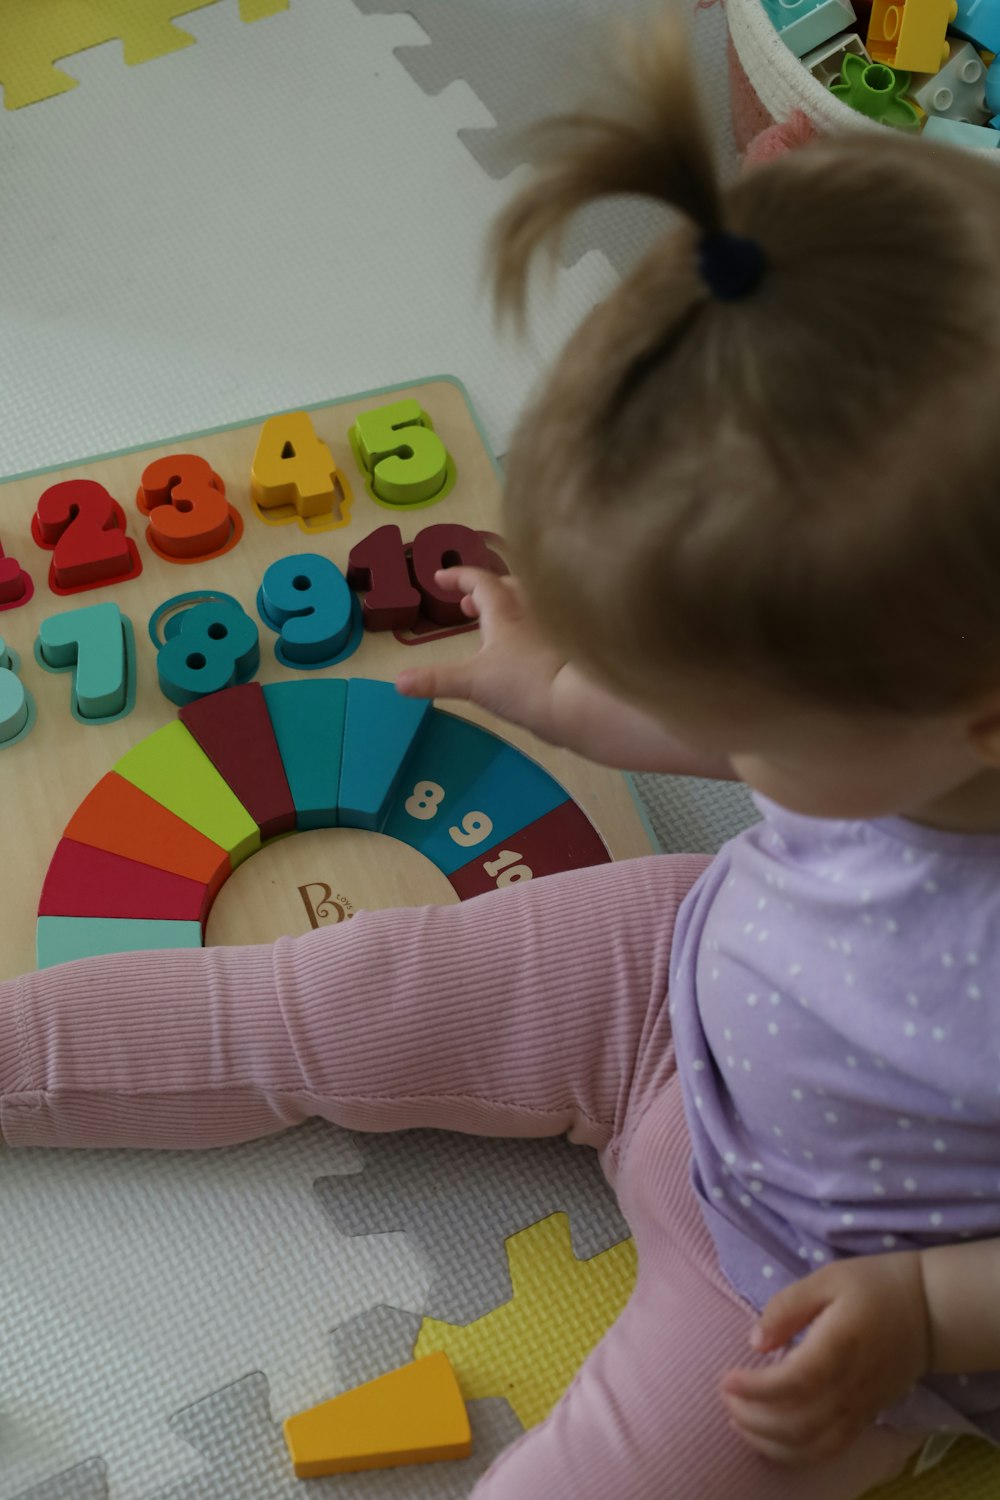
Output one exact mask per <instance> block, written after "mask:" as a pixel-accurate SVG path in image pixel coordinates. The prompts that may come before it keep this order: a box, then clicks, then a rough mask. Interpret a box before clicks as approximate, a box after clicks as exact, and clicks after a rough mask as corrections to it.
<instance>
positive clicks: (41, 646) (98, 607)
mask: <svg viewBox="0 0 1000 1500" xmlns="http://www.w3.org/2000/svg"><path fill="white" fill-rule="evenodd" d="M35 656H36V658H37V660H38V663H39V665H40V666H43V667H45V668H46V669H47V670H48V671H50V672H68V671H71V672H73V689H72V693H71V695H70V706H71V708H72V711H73V715H74V717H75V718H77V719H79V720H80V721H81V722H82V723H86V724H101V723H107V721H108V720H109V719H117V718H120V717H122V716H123V715H124V714H126V713H128V712H130V710H131V707H132V704H133V702H134V701H135V644H134V638H133V635H132V626H131V624H130V622H129V621H128V620H127V619H126V618H125V616H124V615H123V614H122V612H121V610H120V609H119V608H118V605H117V604H113V603H111V602H110V601H109V602H108V603H105V604H89V605H85V606H84V608H83V609H68V610H66V611H65V613H64V614H59V615H52V616H50V618H49V619H47V620H43V621H42V623H41V625H40V627H39V631H38V639H37V641H36V642H35Z"/></svg>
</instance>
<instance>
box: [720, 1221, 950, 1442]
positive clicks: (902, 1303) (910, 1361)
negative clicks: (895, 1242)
mask: <svg viewBox="0 0 1000 1500" xmlns="http://www.w3.org/2000/svg"><path fill="white" fill-rule="evenodd" d="M807 1324H809V1325H810V1326H809V1330H808V1332H807V1333H806V1334H805V1337H804V1338H803V1339H802V1340H801V1342H800V1343H799V1344H798V1345H797V1346H796V1347H794V1348H793V1349H792V1350H791V1351H790V1352H789V1353H787V1354H786V1355H785V1357H784V1358H783V1359H782V1360H781V1361H780V1362H779V1363H777V1364H774V1365H769V1366H768V1367H767V1368H765V1369H756V1370H746V1369H741V1370H729V1371H727V1373H726V1374H725V1375H724V1376H723V1378H722V1382H721V1386H720V1389H721V1392H722V1397H723V1400H724V1401H725V1403H726V1406H727V1407H728V1409H729V1414H730V1419H731V1422H732V1425H733V1426H734V1427H735V1428H736V1430H737V1432H739V1433H741V1434H742V1436H743V1437H745V1438H746V1439H747V1441H748V1442H749V1443H750V1445H751V1447H753V1448H756V1449H757V1451H758V1452H759V1453H762V1454H763V1455H764V1456H765V1458H770V1459H773V1460H774V1461H775V1462H776V1463H780V1464H786V1465H798V1464H811V1463H817V1462H819V1461H820V1460H821V1459H826V1458H832V1457H833V1456H834V1455H835V1454H837V1453H839V1452H840V1451H841V1450H842V1449H843V1448H846V1447H847V1446H848V1444H849V1443H850V1442H852V1440H853V1439H854V1438H856V1437H857V1436H858V1435H859V1433H861V1432H862V1431H863V1429H864V1428H865V1427H867V1426H868V1425H869V1423H870V1422H872V1420H873V1419H874V1418H875V1417H876V1416H877V1414H878V1413H879V1412H880V1411H882V1410H884V1408H886V1407H887V1406H891V1405H892V1403H893V1402H894V1401H896V1400H898V1399H899V1397H901V1396H903V1395H904V1394H905V1393H906V1392H907V1391H908V1390H909V1389H910V1387H911V1386H912V1385H913V1384H914V1382H915V1381H917V1380H919V1379H921V1377H922V1376H923V1375H925V1374H926V1373H927V1371H928V1369H929V1367H930V1335H929V1324H928V1311H927V1303H926V1300H925V1296H924V1286H923V1277H922V1274H921V1266H920V1255H919V1253H917V1252H913V1251H904V1252H899V1253H895V1254H891V1255H859V1256H855V1257H853V1258H851V1259H848V1260H840V1261H834V1262H832V1263H831V1264H829V1265H826V1266H824V1267H823V1269H822V1270H820V1271H814V1272H813V1273H812V1274H811V1275H809V1276H805V1277H803V1278H802V1280H801V1281H797V1282H795V1283H794V1284H793V1285H792V1286H789V1287H786V1288H785V1290H784V1291H782V1292H779V1293H778V1294H777V1296H775V1297H772V1298H771V1301H770V1302H769V1303H768V1304H767V1306H766V1307H765V1308H764V1310H763V1312H762V1313H761V1315H760V1320H759V1323H758V1325H757V1327H758V1328H759V1329H760V1330H761V1331H762V1333H763V1338H762V1339H761V1341H760V1342H759V1343H754V1347H755V1348H758V1349H761V1350H769V1349H777V1348H780V1347H781V1345H783V1344H785V1343H787V1342H788V1340H789V1339H790V1338H791V1337H792V1335H793V1334H795V1333H797V1332H798V1331H799V1329H801V1328H804V1327H805V1326H806V1325H807ZM754 1331H755V1332H756V1329H755V1330H754ZM751 1342H754V1340H753V1339H751Z"/></svg>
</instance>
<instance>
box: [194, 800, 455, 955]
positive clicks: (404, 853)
mask: <svg viewBox="0 0 1000 1500" xmlns="http://www.w3.org/2000/svg"><path fill="white" fill-rule="evenodd" d="M457 901H458V894H457V892H456V891H455V890H454V888H453V887H452V885H451V884H450V882H449V880H448V878H447V876H445V875H442V873H441V871H440V870H439V869H437V867H436V866H435V865H432V864H431V862H430V860H429V859H427V858H426V857H425V856H424V855H423V854H418V853H417V851H416V849H411V848H410V847H409V845H408V844H401V843H400V842H399V840H398V839H391V838H387V837H386V836H385V835H384V834H381V833H367V832H365V831H364V830H363V829H360V828H314V829H310V830H309V831H308V832H305V833H292V834H288V835H287V836H286V837H284V838H278V839H274V840H273V841H272V842H271V843H269V844H266V845H265V846H264V848H263V849H261V850H259V851H258V853H256V854H252V855H251V856H250V858H249V859H247V860H244V861H243V863H242V864H241V865H239V866H238V868H237V869H236V870H234V872H233V874H232V875H230V877H229V879H228V880H227V881H226V883H225V885H224V886H223V887H222V890H221V891H220V892H219V894H218V896H217V897H216V898H215V903H214V905H213V907H212V910H211V912H210V913H209V918H208V925H207V927H206V930H205V945H206V947H232V946H233V945H235V944H239V943H270V942H273V941H274V939H275V938H279V937H282V936H286V935H287V936H291V937H297V936H298V935H299V934H300V933H304V932H310V931H311V930H312V929H314V928H316V927H332V926H335V925H336V924H337V923H338V922H345V921H347V920H348V919H349V918H350V917H352V916H354V914H355V913H356V912H358V911H362V910H365V909H367V910H368V911H373V910H377V909H378V908H380V907H392V906H449V905H451V903H452V902H457Z"/></svg>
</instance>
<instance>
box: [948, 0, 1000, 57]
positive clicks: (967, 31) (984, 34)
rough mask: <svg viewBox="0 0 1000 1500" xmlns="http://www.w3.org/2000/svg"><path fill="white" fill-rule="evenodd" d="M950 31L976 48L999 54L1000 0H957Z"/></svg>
mask: <svg viewBox="0 0 1000 1500" xmlns="http://www.w3.org/2000/svg"><path fill="white" fill-rule="evenodd" d="M951 29H952V31H954V32H955V33H956V34H957V35H958V36H961V37H965V38H966V39H967V40H968V41H970V42H975V44H976V46H977V47H985V48H986V50H987V51H989V52H1000V0H958V10H957V12H956V14H955V16H954V18H953V20H952V23H951Z"/></svg>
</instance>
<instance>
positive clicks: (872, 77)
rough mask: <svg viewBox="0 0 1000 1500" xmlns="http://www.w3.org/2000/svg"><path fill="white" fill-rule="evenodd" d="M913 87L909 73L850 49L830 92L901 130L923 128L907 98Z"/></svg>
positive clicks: (915, 110) (916, 112)
mask: <svg viewBox="0 0 1000 1500" xmlns="http://www.w3.org/2000/svg"><path fill="white" fill-rule="evenodd" d="M909 87H910V74H909V73H897V72H896V70H895V68H887V67H886V66H885V64H884V63H869V62H865V60H864V58H863V57H858V56H857V55H856V54H855V53H853V52H849V53H848V54H847V56H846V57H845V58H844V63H843V67H842V68H841V70H840V78H839V79H838V81H837V82H836V83H831V85H830V93H831V94H834V95H836V97H837V98H838V99H843V101H844V103H845V104H849V105H850V106H851V108H852V109H856V110H860V112H861V114H863V115H867V116H868V118H869V119H871V120H881V121H882V123H883V125H895V126H896V128H897V129H898V130H919V129H920V114H919V111H918V110H917V109H916V108H915V106H914V105H912V104H911V103H910V102H909V100H908V99H904V98H903V95H904V94H905V93H906V91H907V89H908V88H909Z"/></svg>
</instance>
